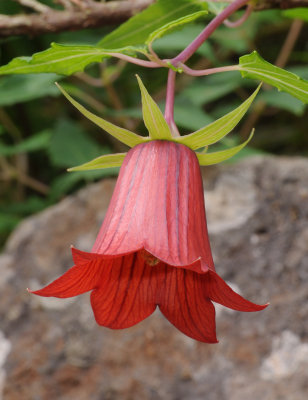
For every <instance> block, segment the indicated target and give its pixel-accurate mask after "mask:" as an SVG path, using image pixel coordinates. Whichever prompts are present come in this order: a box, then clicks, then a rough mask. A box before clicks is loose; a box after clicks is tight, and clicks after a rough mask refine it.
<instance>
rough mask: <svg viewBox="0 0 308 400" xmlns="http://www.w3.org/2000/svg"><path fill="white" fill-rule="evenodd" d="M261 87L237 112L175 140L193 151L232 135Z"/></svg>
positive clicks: (232, 112) (234, 111)
mask: <svg viewBox="0 0 308 400" xmlns="http://www.w3.org/2000/svg"><path fill="white" fill-rule="evenodd" d="M261 85H262V84H260V85H259V86H258V88H257V89H256V90H255V91H254V93H253V94H252V95H251V96H250V97H248V99H247V100H245V101H244V102H243V103H242V104H241V105H240V106H239V107H237V108H236V109H235V110H233V111H231V112H229V113H228V114H226V115H224V116H223V117H221V118H219V119H218V120H216V121H214V122H212V123H211V124H209V125H207V126H206V127H204V128H201V129H199V130H198V131H196V132H193V133H191V134H189V135H185V136H181V137H179V138H176V139H175V140H176V141H177V142H178V143H181V144H185V146H187V147H189V148H191V149H192V150H196V149H200V148H201V147H205V146H208V145H210V144H213V143H216V142H218V141H219V140H221V139H222V138H223V137H224V136H226V135H227V134H228V133H230V132H231V131H232V129H233V128H234V127H235V126H236V125H237V124H238V123H239V121H240V120H241V119H242V118H243V116H244V115H245V113H246V111H247V110H248V108H249V107H250V105H251V103H252V102H253V100H254V98H255V97H256V95H257V93H258V92H259V90H260V87H261Z"/></svg>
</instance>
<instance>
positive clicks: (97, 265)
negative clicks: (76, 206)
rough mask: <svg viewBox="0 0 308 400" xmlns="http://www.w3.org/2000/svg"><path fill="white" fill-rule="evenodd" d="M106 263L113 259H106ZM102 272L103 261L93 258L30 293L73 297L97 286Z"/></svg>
mask: <svg viewBox="0 0 308 400" xmlns="http://www.w3.org/2000/svg"><path fill="white" fill-rule="evenodd" d="M104 262H105V263H106V264H108V263H109V264H110V263H112V261H109V260H107V261H104ZM101 274H102V263H101V261H100V260H93V261H90V262H88V263H84V264H82V265H79V266H73V267H72V268H70V269H69V270H68V271H67V272H65V274H63V275H62V276H60V277H59V278H58V279H56V280H55V281H53V282H51V283H50V284H49V285H47V286H45V287H44V288H42V289H39V290H33V291H32V290H29V292H30V293H34V294H37V295H39V296H44V297H50V296H53V297H61V298H66V297H73V296H77V295H79V294H82V293H85V292H88V291H89V290H92V289H94V288H95V287H97V285H98V283H99V281H100V279H101Z"/></svg>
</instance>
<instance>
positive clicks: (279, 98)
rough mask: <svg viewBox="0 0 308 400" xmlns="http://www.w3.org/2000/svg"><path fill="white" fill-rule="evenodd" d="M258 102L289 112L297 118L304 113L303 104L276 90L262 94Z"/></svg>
mask: <svg viewBox="0 0 308 400" xmlns="http://www.w3.org/2000/svg"><path fill="white" fill-rule="evenodd" d="M258 100H260V101H264V102H265V103H266V104H267V105H269V106H273V107H277V108H281V109H283V110H286V111H289V112H291V113H293V114H295V115H297V116H301V115H303V114H304V112H305V108H306V106H305V104H303V103H302V102H301V101H300V100H298V99H295V98H294V97H292V96H291V95H290V94H288V93H278V92H277V91H276V90H275V91H274V90H268V91H266V92H262V93H261V94H260V96H259V97H258Z"/></svg>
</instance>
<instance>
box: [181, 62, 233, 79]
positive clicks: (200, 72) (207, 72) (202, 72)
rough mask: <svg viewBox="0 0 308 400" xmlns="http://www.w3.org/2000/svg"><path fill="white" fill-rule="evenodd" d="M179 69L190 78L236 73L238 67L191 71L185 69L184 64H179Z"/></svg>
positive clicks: (187, 68)
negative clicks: (219, 73) (228, 72)
mask: <svg viewBox="0 0 308 400" xmlns="http://www.w3.org/2000/svg"><path fill="white" fill-rule="evenodd" d="M179 67H180V68H182V69H183V72H185V73H186V74H187V75H191V76H204V75H211V74H216V73H218V72H226V71H238V70H239V66H238V65H230V66H227V67H218V68H207V69H199V70H196V69H191V68H189V67H187V65H185V64H179Z"/></svg>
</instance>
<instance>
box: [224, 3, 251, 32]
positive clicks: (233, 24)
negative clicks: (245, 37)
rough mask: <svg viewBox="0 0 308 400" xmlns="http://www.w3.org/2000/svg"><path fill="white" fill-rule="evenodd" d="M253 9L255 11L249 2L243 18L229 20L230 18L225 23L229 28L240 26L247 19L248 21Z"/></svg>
mask: <svg viewBox="0 0 308 400" xmlns="http://www.w3.org/2000/svg"><path fill="white" fill-rule="evenodd" d="M252 11H253V5H252V4H248V6H247V7H246V10H245V12H244V14H243V15H242V16H241V18H239V19H238V20H237V21H229V20H228V19H226V20H225V21H224V24H225V25H226V26H227V27H228V28H237V27H238V26H241V25H242V24H243V23H244V22H245V21H247V19H248V18H249V16H250V14H251V13H252Z"/></svg>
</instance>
